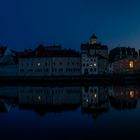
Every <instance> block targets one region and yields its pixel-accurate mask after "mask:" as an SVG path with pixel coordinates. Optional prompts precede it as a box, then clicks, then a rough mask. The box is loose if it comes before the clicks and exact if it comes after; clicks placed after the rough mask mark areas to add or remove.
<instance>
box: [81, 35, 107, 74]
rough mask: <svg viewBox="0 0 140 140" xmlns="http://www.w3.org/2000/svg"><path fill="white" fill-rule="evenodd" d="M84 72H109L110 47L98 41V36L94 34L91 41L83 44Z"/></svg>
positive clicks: (82, 61)
mask: <svg viewBox="0 0 140 140" xmlns="http://www.w3.org/2000/svg"><path fill="white" fill-rule="evenodd" d="M81 63H82V66H81V67H82V68H81V69H82V70H81V71H82V74H83V75H84V74H90V75H91V74H104V73H106V72H107V65H108V47H107V46H106V45H101V44H100V43H97V37H96V36H95V35H92V36H91V38H90V42H89V43H87V44H81Z"/></svg>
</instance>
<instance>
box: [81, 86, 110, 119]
mask: <svg viewBox="0 0 140 140" xmlns="http://www.w3.org/2000/svg"><path fill="white" fill-rule="evenodd" d="M108 109H109V104H108V94H107V88H104V87H98V86H95V87H83V88H82V112H83V113H91V114H92V115H93V117H94V118H96V117H98V115H100V114H101V113H103V112H106V111H108Z"/></svg>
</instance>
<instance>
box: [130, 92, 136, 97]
mask: <svg viewBox="0 0 140 140" xmlns="http://www.w3.org/2000/svg"><path fill="white" fill-rule="evenodd" d="M134 95H135V94H134V91H133V90H131V91H130V97H131V98H134Z"/></svg>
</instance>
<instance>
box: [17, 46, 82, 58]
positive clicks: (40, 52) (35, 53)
mask: <svg viewBox="0 0 140 140" xmlns="http://www.w3.org/2000/svg"><path fill="white" fill-rule="evenodd" d="M18 57H20V58H32V57H80V53H79V52H77V51H75V50H72V49H60V48H54V47H53V49H51V48H49V49H48V48H45V47H43V46H39V47H37V48H36V49H35V50H30V51H24V52H20V53H18Z"/></svg>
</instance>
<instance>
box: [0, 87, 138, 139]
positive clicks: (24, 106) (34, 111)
mask: <svg viewBox="0 0 140 140" xmlns="http://www.w3.org/2000/svg"><path fill="white" fill-rule="evenodd" d="M139 99H140V87H138V86H123V87H121V86H110V87H104V86H87V87H82V86H81V87H80V86H79V87H78V86H73V87H72V86H68V87H64V86H59V87H57V86H55V87H53V86H51V87H27V86H24V87H22V86H18V87H14V86H12V87H7V86H3V87H0V139H2V140H3V139H19V140H20V139H25V140H26V139H38V140H54V139H56V140H58V139H60V140H63V139H64V140H67V139H72V140H73V139H77V140H81V139H85V140H86V139H93V140H95V139H136V138H137V139H138V138H140V102H139Z"/></svg>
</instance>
